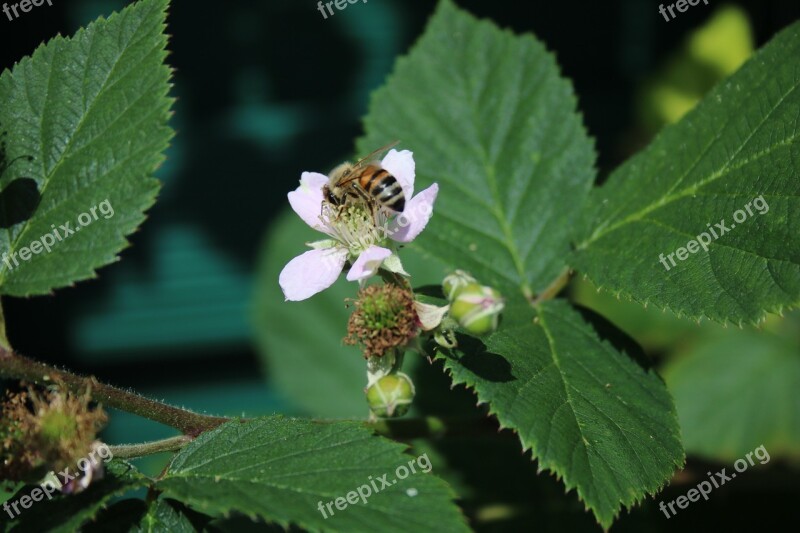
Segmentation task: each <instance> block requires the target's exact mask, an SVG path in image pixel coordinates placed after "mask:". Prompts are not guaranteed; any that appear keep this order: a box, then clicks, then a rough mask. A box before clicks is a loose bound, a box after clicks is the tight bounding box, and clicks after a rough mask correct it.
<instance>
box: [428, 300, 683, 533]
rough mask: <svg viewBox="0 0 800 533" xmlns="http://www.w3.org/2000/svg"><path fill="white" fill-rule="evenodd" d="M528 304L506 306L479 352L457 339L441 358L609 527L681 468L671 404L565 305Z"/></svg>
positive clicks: (650, 377) (654, 379) (651, 379)
mask: <svg viewBox="0 0 800 533" xmlns="http://www.w3.org/2000/svg"><path fill="white" fill-rule="evenodd" d="M526 307H527V306H524V305H522V306H520V307H512V308H511V309H509V311H508V312H507V314H506V317H507V318H508V320H507V322H508V324H506V325H505V326H504V327H503V328H502V329H501V330H500V331H498V332H497V333H495V334H494V335H492V336H491V337H490V338H489V339H488V340H487V341H486V346H485V348H484V349H483V350H481V349H478V348H476V347H475V346H474V344H475V343H476V341H474V340H473V341H466V342H464V341H462V350H461V351H459V352H457V353H456V354H454V355H453V354H450V355H447V356H444V355H440V356H439V357H440V358H442V359H444V361H445V365H446V368H447V370H448V371H449V372H450V373H451V374H452V377H453V380H454V382H456V383H460V384H465V385H466V386H468V387H470V388H473V389H475V391H476V392H477V393H478V398H479V400H480V401H481V402H487V403H489V405H490V410H491V412H492V413H493V414H494V415H495V416H497V419H498V420H499V421H500V423H501V424H502V425H503V426H504V427H508V428H511V429H513V430H514V431H515V432H517V433H518V435H519V438H520V441H521V442H522V446H523V448H525V449H526V450H527V449H530V450H532V453H533V458H534V459H536V460H537V461H538V462H539V465H540V467H541V468H542V469H548V470H551V471H552V472H554V473H555V474H556V475H557V476H559V477H562V478H563V480H564V484H565V485H566V487H567V489H568V490H569V489H573V488H575V489H577V492H578V496H579V497H580V498H581V499H582V500H583V501H584V502H585V504H586V506H587V507H588V508H589V509H591V510H592V511H593V512H594V514H595V516H596V518H597V520H598V521H599V522H600V524H602V525H603V526H604V527H606V528H607V527H608V526H610V525H611V522H612V521H613V520H614V517H615V516H616V515H617V514H618V513H619V510H620V508H621V506H623V505H624V506H627V507H630V506H631V505H633V504H634V503H636V502H637V501H639V500H641V499H642V498H643V497H644V496H645V495H646V494H652V493H654V492H655V491H657V490H658V489H659V488H660V487H661V486H663V485H664V484H665V483H666V482H667V481H668V480H669V478H670V476H671V475H672V473H673V472H674V470H675V469H676V468H677V467H680V466H681V465H682V464H683V458H684V457H683V448H682V447H681V441H680V435H679V433H680V431H679V428H678V421H677V417H676V415H675V408H674V407H673V405H672V399H671V398H670V396H669V394H668V392H667V390H666V387H665V386H664V383H663V382H662V381H661V378H659V377H658V375H657V374H656V373H655V372H654V371H652V370H644V369H642V368H641V367H640V366H639V365H637V364H636V363H635V362H634V361H632V360H631V358H630V357H629V355H633V354H629V355H625V354H623V353H620V351H618V350H617V349H616V348H615V347H614V346H612V345H611V344H609V343H608V342H605V341H601V340H600V338H599V337H598V333H597V332H596V331H595V330H594V329H593V328H592V327H590V326H589V324H588V323H587V322H586V321H584V318H583V317H582V316H581V315H580V314H579V313H578V312H576V311H575V310H574V309H572V308H571V307H570V305H569V304H568V303H566V302H564V301H548V302H544V303H543V304H541V305H540V306H538V307H537V309H536V310H535V311H533V310H530V309H526ZM605 327H608V324H605Z"/></svg>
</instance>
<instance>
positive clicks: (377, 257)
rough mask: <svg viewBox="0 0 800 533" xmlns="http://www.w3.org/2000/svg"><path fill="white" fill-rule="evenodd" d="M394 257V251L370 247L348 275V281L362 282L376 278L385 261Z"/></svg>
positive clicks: (362, 253)
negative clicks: (391, 256)
mask: <svg viewBox="0 0 800 533" xmlns="http://www.w3.org/2000/svg"><path fill="white" fill-rule="evenodd" d="M390 255H392V251H391V250H388V249H386V248H381V247H380V246H374V245H373V246H370V247H369V248H367V249H366V250H364V251H363V252H361V254H360V255H359V256H358V259H356V262H355V263H353V266H352V267H351V268H350V272H348V273H347V280H348V281H361V280H362V279H367V278H369V277H372V276H374V275H375V274H376V273H377V272H378V269H379V268H381V264H382V263H383V261H384V259H386V258H387V257H389V256H390Z"/></svg>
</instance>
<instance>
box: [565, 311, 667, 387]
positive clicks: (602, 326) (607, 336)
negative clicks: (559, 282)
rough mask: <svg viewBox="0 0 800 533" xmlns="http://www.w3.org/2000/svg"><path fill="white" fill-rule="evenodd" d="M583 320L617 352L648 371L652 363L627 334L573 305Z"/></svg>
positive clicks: (599, 316) (592, 313) (591, 312)
mask: <svg viewBox="0 0 800 533" xmlns="http://www.w3.org/2000/svg"><path fill="white" fill-rule="evenodd" d="M573 305H574V307H575V309H576V310H577V311H578V313H580V314H581V316H582V317H583V319H584V320H585V321H586V322H588V323H589V324H591V326H592V328H593V329H594V331H595V333H597V336H598V337H600V338H601V339H602V340H605V341H607V342H609V343H610V344H611V345H612V346H613V347H614V348H616V349H617V351H619V352H621V353H624V354H626V355H627V356H628V357H630V358H631V359H632V360H633V361H634V362H635V363H636V364H638V365H639V366H641V367H642V368H643V369H644V370H646V371H647V370H650V369H651V368H652V366H653V363H652V361H651V360H650V358H648V357H647V355H646V354H645V353H644V350H643V349H642V347H641V346H639V344H638V343H637V342H636V341H635V340H634V339H633V338H632V337H630V336H628V334H627V333H625V332H624V331H622V330H621V329H620V328H618V327H617V326H616V325H614V323H613V322H611V321H610V320H608V319H607V318H605V317H604V316H602V315H600V314H598V313H596V312H595V311H592V310H591V309H589V308H587V307H582V306H580V305H576V304H573Z"/></svg>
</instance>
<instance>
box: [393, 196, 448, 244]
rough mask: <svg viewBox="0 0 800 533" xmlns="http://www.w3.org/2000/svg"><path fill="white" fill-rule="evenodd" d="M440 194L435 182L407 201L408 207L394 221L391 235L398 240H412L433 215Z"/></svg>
mask: <svg viewBox="0 0 800 533" xmlns="http://www.w3.org/2000/svg"><path fill="white" fill-rule="evenodd" d="M438 194H439V185H438V184H436V183H434V184H433V185H431V186H430V187H428V188H427V189H425V190H424V191H422V192H421V193H419V194H418V195H416V196H415V197H414V198H412V199H411V201H410V202H407V203H406V208H405V210H404V211H403V213H402V214H401V215H399V216H398V217H397V218H395V220H394V222H393V223H392V227H391V233H390V237H391V238H392V240H395V241H397V242H411V241H413V240H414V239H416V238H417V235H419V234H420V233H422V230H424V229H425V226H427V225H428V221H430V219H431V216H433V204H434V202H436V196H437V195H438Z"/></svg>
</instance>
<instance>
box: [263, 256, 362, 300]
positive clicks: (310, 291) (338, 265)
mask: <svg viewBox="0 0 800 533" xmlns="http://www.w3.org/2000/svg"><path fill="white" fill-rule="evenodd" d="M345 261H347V250H346V249H345V248H327V249H324V250H309V251H307V252H306V253H304V254H302V255H298V256H297V257H295V258H294V259H292V260H291V261H289V262H288V263H287V264H286V266H285V267H283V270H282V271H281V275H280V277H279V278H278V281H279V283H280V284H281V289H282V290H283V295H284V296H285V297H286V300H290V301H293V302H299V301H300V300H305V299H306V298H310V297H311V296H314V295H315V294H317V293H318V292H320V291H324V290H325V289H327V288H328V287H330V286H331V285H333V283H334V282H335V281H336V279H337V278H338V277H339V274H341V273H342V268H343V267H344V263H345Z"/></svg>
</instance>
